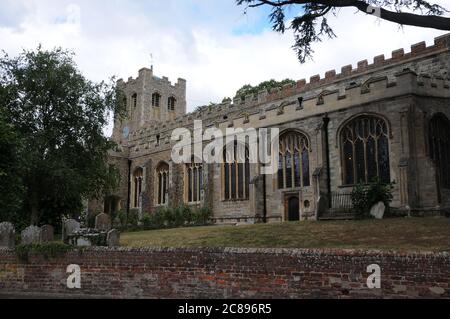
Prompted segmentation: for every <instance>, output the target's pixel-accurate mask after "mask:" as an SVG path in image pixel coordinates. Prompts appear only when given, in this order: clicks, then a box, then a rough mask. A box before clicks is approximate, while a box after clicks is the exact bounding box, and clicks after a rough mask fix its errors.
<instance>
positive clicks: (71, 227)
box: [62, 219, 81, 242]
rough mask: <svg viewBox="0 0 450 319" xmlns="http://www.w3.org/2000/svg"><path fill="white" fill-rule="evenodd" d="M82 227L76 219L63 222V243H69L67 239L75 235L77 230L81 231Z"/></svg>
mask: <svg viewBox="0 0 450 319" xmlns="http://www.w3.org/2000/svg"><path fill="white" fill-rule="evenodd" d="M80 227H81V225H80V223H79V222H77V221H76V220H74V219H67V220H65V221H63V227H62V234H63V241H64V242H67V238H68V237H69V236H70V235H73V234H74V233H75V232H76V231H77V230H79V229H80Z"/></svg>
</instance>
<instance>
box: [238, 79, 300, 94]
mask: <svg viewBox="0 0 450 319" xmlns="http://www.w3.org/2000/svg"><path fill="white" fill-rule="evenodd" d="M286 84H295V81H294V80H291V79H285V80H283V81H279V82H278V81H275V80H273V79H272V80H269V81H264V82H262V83H260V84H258V85H257V86H251V85H250V84H247V85H244V86H243V87H241V88H240V89H239V90H238V91H237V92H236V96H238V97H245V96H247V95H250V94H258V93H259V92H260V91H263V90H268V91H269V90H271V89H274V88H282V87H283V86H285V85H286Z"/></svg>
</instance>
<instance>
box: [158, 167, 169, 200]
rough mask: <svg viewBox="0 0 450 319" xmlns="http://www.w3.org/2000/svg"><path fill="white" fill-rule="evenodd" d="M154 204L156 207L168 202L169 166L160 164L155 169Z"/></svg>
mask: <svg viewBox="0 0 450 319" xmlns="http://www.w3.org/2000/svg"><path fill="white" fill-rule="evenodd" d="M156 181H157V183H158V184H157V187H156V189H157V192H156V203H157V204H158V205H166V204H167V203H168V202H169V201H168V190H169V165H167V164H166V163H161V164H160V165H159V166H158V167H157V169H156Z"/></svg>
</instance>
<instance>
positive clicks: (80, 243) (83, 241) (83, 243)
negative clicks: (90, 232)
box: [76, 237, 92, 247]
mask: <svg viewBox="0 0 450 319" xmlns="http://www.w3.org/2000/svg"><path fill="white" fill-rule="evenodd" d="M76 246H77V247H91V246H92V242H91V241H90V240H89V239H88V238H85V237H80V238H77V242H76Z"/></svg>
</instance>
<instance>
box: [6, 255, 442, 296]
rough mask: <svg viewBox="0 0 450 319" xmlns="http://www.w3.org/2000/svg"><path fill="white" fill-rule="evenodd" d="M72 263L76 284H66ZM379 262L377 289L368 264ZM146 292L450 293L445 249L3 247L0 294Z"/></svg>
mask: <svg viewBox="0 0 450 319" xmlns="http://www.w3.org/2000/svg"><path fill="white" fill-rule="evenodd" d="M69 264H77V265H79V266H80V267H81V271H82V274H81V285H82V288H81V289H80V290H69V289H68V288H67V287H66V281H67V277H68V274H66V268H67V266H68V265H69ZM371 264H378V265H379V266H381V269H382V273H381V284H382V288H381V289H378V290H377V289H375V290H369V289H368V288H367V285H366V283H367V278H368V276H369V275H370V274H368V273H367V272H366V271H367V266H369V265H371ZM17 293H19V294H22V293H25V294H38V295H39V294H40V295H46V296H48V295H59V296H60V295H63V296H88V295H90V296H105V297H121V298H131V297H144V298H328V297H331V298H353V297H354V298H357V297H364V298H365V297H370V298H373V297H375V298H379V297H407V298H415V297H427V298H428V297H430V298H449V297H450V255H449V254H448V253H441V254H433V253H421V254H406V253H405V254H400V253H388V252H377V251H370V252H364V251H344V250H327V251H326V250H294V249H286V250H283V249H281V250H280V249H270V250H264V249H125V248H121V249H115V250H109V249H103V248H93V249H89V250H85V251H82V252H78V251H76V252H71V253H68V254H66V255H65V256H64V257H60V258H57V259H50V260H45V259H44V258H43V257H40V256H31V257H30V258H29V260H28V263H26V264H23V263H20V262H18V260H17V257H16V254H15V253H14V252H13V251H7V250H0V295H5V294H17Z"/></svg>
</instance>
